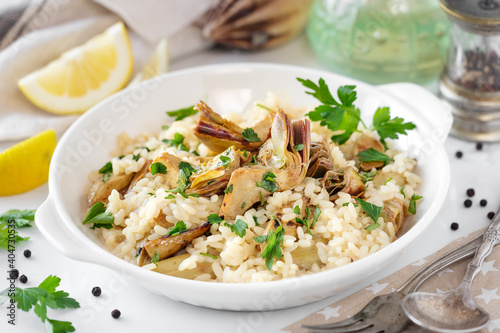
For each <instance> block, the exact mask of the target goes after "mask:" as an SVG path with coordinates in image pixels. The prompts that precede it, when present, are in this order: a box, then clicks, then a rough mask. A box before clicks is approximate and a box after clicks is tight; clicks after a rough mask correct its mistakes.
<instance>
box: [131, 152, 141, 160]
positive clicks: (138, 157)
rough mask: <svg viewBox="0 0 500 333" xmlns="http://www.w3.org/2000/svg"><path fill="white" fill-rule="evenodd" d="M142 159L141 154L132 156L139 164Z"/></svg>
mask: <svg viewBox="0 0 500 333" xmlns="http://www.w3.org/2000/svg"><path fill="white" fill-rule="evenodd" d="M140 158H141V154H137V155H132V159H133V160H134V161H136V162H137V161H139V159H140Z"/></svg>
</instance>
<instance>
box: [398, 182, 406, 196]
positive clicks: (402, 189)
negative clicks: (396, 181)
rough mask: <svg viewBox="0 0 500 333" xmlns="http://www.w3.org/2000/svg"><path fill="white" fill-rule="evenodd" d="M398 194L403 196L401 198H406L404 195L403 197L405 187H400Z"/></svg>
mask: <svg viewBox="0 0 500 333" xmlns="http://www.w3.org/2000/svg"><path fill="white" fill-rule="evenodd" d="M399 193H401V194H402V195H403V198H406V195H405V186H404V185H403V186H401V189H400V190H399Z"/></svg>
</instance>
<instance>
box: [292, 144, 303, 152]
mask: <svg viewBox="0 0 500 333" xmlns="http://www.w3.org/2000/svg"><path fill="white" fill-rule="evenodd" d="M293 149H295V150H296V151H297V152H299V151H302V150H304V144H303V143H299V144H298V145H296V146H293Z"/></svg>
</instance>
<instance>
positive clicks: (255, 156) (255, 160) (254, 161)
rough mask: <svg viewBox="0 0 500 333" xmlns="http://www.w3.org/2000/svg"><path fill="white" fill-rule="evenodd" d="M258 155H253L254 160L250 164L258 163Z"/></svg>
mask: <svg viewBox="0 0 500 333" xmlns="http://www.w3.org/2000/svg"><path fill="white" fill-rule="evenodd" d="M257 163H258V162H257V155H253V156H252V161H251V162H250V163H248V165H255V164H257Z"/></svg>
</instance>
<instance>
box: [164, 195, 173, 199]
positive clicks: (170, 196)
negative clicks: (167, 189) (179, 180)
mask: <svg viewBox="0 0 500 333" xmlns="http://www.w3.org/2000/svg"><path fill="white" fill-rule="evenodd" d="M165 199H175V195H173V194H169V195H167V196H166V197H165Z"/></svg>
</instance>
